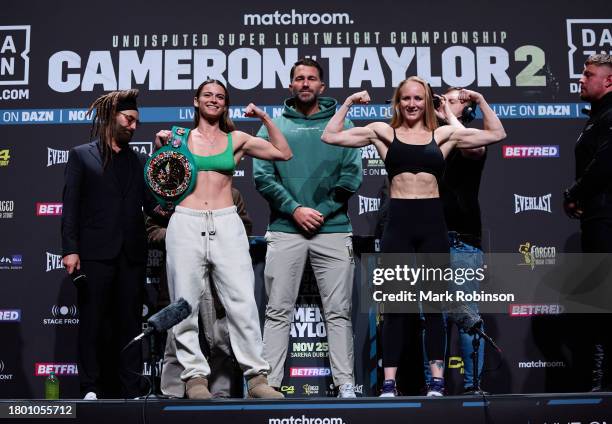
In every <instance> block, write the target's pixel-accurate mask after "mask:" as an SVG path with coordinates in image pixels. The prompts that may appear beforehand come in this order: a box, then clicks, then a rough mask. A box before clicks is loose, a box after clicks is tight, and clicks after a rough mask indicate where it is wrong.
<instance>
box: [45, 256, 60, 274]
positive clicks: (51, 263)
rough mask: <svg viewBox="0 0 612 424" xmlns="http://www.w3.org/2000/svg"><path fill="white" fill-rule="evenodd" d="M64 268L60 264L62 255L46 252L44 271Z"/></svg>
mask: <svg viewBox="0 0 612 424" xmlns="http://www.w3.org/2000/svg"><path fill="white" fill-rule="evenodd" d="M61 268H64V264H62V256H61V255H54V254H53V253H49V252H47V269H46V272H49V271H53V270H55V269H61Z"/></svg>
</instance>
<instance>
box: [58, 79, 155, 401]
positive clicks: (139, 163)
mask: <svg viewBox="0 0 612 424" xmlns="http://www.w3.org/2000/svg"><path fill="white" fill-rule="evenodd" d="M137 96H138V91H137V90H127V91H116V92H112V93H108V94H106V95H104V96H101V97H100V98H98V99H97V100H96V101H94V102H93V103H92V105H91V106H90V107H89V111H88V113H91V112H92V111H95V116H94V118H93V126H92V131H91V135H92V138H97V139H96V140H94V141H92V142H90V143H88V144H83V145H80V146H77V147H74V148H72V149H71V150H70V154H69V156H68V163H67V165H66V169H65V185H64V192H63V202H64V207H63V216H62V256H63V263H64V266H65V267H66V270H67V271H68V273H69V274H71V275H72V277H73V279H75V283H76V285H77V291H78V306H79V341H78V350H79V378H80V385H81V392H82V394H83V395H85V399H88V400H93V399H97V397H98V396H99V395H100V396H101V397H102V396H103V397H124V398H133V397H135V396H138V395H139V394H141V391H140V390H139V386H140V379H139V376H138V375H137V374H140V370H141V368H142V358H141V351H140V347H139V345H136V346H132V347H130V348H129V349H127V350H125V351H124V352H121V349H122V348H123V347H124V346H125V345H126V344H127V343H128V342H129V341H130V340H131V339H132V338H134V337H135V336H136V335H138V334H139V332H140V330H141V320H142V304H143V302H142V301H143V292H144V282H145V265H146V254H147V244H146V234H145V227H144V219H143V215H142V209H143V207H144V209H145V211H147V212H148V213H149V214H152V213H153V208H154V207H155V202H154V201H153V199H152V196H150V194H149V193H148V189H147V188H146V187H145V183H144V178H143V167H144V163H145V160H146V157H144V156H140V155H138V154H137V153H135V152H134V151H133V150H132V149H131V148H130V147H129V142H130V140H131V139H132V135H133V133H134V130H135V129H136V127H137V126H138V124H139V121H138V107H137V104H136V97H137ZM80 274H84V275H85V276H86V277H85V278H78V279H76V277H77V276H78V275H80ZM117 386H119V387H117Z"/></svg>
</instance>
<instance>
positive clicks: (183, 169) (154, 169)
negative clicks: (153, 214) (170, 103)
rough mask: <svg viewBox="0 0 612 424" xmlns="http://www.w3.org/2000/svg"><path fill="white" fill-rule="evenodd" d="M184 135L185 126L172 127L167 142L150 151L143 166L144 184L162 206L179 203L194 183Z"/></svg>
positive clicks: (187, 134)
mask: <svg viewBox="0 0 612 424" xmlns="http://www.w3.org/2000/svg"><path fill="white" fill-rule="evenodd" d="M188 136H189V129H187V128H182V127H176V126H175V127H172V135H171V137H170V140H169V142H168V144H166V145H165V146H164V147H162V148H161V149H159V150H158V151H156V152H155V153H153V155H151V157H150V158H149V159H148V160H147V163H146V165H145V168H144V177H145V182H146V183H147V186H149V189H150V190H151V192H152V193H153V196H155V198H156V199H157V201H158V202H159V204H160V205H162V206H163V207H164V208H165V209H172V208H173V207H174V206H176V205H178V204H179V203H181V201H182V200H183V199H184V198H185V197H187V196H188V195H189V194H190V193H191V192H192V191H193V188H194V187H195V183H196V174H197V172H196V166H195V163H194V161H193V155H192V154H191V152H190V151H189V147H188V146H187V140H188Z"/></svg>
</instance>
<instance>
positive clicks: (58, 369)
mask: <svg viewBox="0 0 612 424" xmlns="http://www.w3.org/2000/svg"><path fill="white" fill-rule="evenodd" d="M52 371H53V372H54V373H55V375H69V376H75V375H79V370H78V368H77V364H56V363H53V362H37V363H36V364H34V375H35V376H36V377H46V376H48V375H49V374H51V372H52Z"/></svg>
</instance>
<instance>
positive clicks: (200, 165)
mask: <svg viewBox="0 0 612 424" xmlns="http://www.w3.org/2000/svg"><path fill="white" fill-rule="evenodd" d="M192 155H193V161H194V163H195V166H196V170H197V171H218V172H234V169H235V168H236V163H235V162H234V147H233V145H232V134H231V133H228V134H227V147H226V148H225V150H224V151H223V152H221V153H219V154H216V155H210V156H199V155H196V154H195V153H192Z"/></svg>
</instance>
